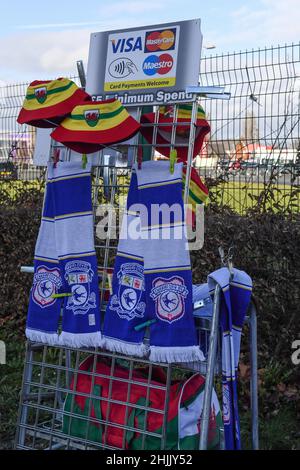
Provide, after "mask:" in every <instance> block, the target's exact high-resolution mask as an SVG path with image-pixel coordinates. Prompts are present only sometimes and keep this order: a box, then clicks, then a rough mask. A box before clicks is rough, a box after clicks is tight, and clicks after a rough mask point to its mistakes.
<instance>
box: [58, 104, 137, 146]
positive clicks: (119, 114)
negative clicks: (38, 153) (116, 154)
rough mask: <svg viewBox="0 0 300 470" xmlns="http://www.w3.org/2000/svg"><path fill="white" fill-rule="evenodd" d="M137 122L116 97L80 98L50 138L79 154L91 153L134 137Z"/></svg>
mask: <svg viewBox="0 0 300 470" xmlns="http://www.w3.org/2000/svg"><path fill="white" fill-rule="evenodd" d="M139 129H140V124H139V123H138V122H137V121H136V120H135V119H134V118H133V117H131V116H130V114H128V112H127V111H126V109H125V108H124V107H123V106H122V104H121V103H120V101H119V100H115V99H110V100H106V101H98V102H97V101H82V102H81V103H80V104H78V105H77V106H75V108H74V109H73V111H72V113H71V115H70V116H68V117H67V118H65V119H64V120H63V121H62V123H61V124H60V126H59V127H57V128H56V129H54V131H53V132H52V134H51V137H52V138H53V139H54V140H57V141H58V142H61V143H62V144H64V145H65V146H66V147H69V148H71V149H72V150H75V151H76V152H79V153H92V152H97V151H98V150H101V149H102V148H103V147H107V146H108V145H111V144H116V143H117V142H122V141H123V140H127V139H129V138H130V137H132V136H134V135H135V134H136V133H137V132H138V131H139Z"/></svg>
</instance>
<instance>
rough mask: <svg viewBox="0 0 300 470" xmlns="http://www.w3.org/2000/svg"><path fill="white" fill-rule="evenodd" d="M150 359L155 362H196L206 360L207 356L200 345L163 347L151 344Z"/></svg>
mask: <svg viewBox="0 0 300 470" xmlns="http://www.w3.org/2000/svg"><path fill="white" fill-rule="evenodd" d="M149 359H150V361H153V362H167V363H172V362H183V363H186V362H194V361H204V360H205V357H204V354H203V352H202V351H201V349H200V348H199V346H184V347H163V346H150V358H149Z"/></svg>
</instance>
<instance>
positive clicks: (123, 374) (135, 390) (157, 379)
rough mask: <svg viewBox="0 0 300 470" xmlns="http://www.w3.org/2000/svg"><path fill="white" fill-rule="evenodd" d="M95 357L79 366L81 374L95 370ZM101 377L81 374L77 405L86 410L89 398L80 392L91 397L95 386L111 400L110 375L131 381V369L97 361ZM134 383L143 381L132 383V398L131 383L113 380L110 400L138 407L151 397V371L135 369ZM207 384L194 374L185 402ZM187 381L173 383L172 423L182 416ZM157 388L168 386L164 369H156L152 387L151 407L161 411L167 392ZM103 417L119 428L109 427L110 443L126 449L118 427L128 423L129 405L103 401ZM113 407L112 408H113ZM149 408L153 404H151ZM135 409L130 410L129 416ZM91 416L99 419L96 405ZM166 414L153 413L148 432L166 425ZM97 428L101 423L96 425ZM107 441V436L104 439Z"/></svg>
mask: <svg viewBox="0 0 300 470" xmlns="http://www.w3.org/2000/svg"><path fill="white" fill-rule="evenodd" d="M93 361H94V357H93V356H90V357H88V358H87V359H86V360H85V361H84V362H83V363H82V364H81V365H80V367H79V370H81V371H91V372H92V369H93ZM95 372H96V373H97V374H101V375H104V376H105V377H97V376H95V375H94V376H93V380H92V376H91V375H86V374H83V373H80V372H79V373H78V376H77V383H76V382H75V383H76V391H77V393H78V394H76V395H75V402H76V404H77V405H78V406H79V407H80V408H81V410H82V411H83V410H84V407H85V401H86V397H85V396H82V395H80V392H83V393H87V394H90V393H91V392H92V390H91V387H92V386H94V385H100V387H101V390H102V391H101V396H102V397H103V398H108V395H109V382H110V379H109V376H110V375H111V374H112V373H113V376H114V377H115V378H120V379H121V378H122V379H126V380H129V370H128V369H127V368H125V367H121V366H119V365H118V364H116V363H115V366H114V369H112V368H111V363H110V360H108V359H107V360H106V361H105V360H102V361H101V362H97V365H96V370H95ZM132 380H134V381H137V382H139V383H140V384H141V385H139V384H131V387H130V394H129V399H127V397H128V387H129V384H128V383H127V382H123V381H121V380H113V381H112V387H111V395H110V398H111V399H112V400H119V401H121V402H125V403H126V402H127V403H132V404H136V403H137V401H138V400H139V399H140V398H144V399H146V398H147V388H148V387H147V386H143V385H142V384H146V385H147V383H148V368H138V369H134V370H133V373H132ZM203 383H204V378H203V377H202V376H201V375H200V374H194V375H193V376H192V378H191V379H190V380H189V381H188V383H187V384H186V386H185V388H184V392H183V396H182V400H183V401H184V400H186V399H188V398H189V397H191V396H192V395H194V394H195V393H196V392H197V391H198V390H199V389H200V387H201V386H202V385H203ZM183 384H184V381H182V380H176V381H173V382H172V383H171V386H170V396H169V412H168V417H167V419H168V422H169V421H170V420H172V419H174V418H175V417H176V416H177V414H178V402H179V399H180V391H181V389H182V386H183ZM154 385H157V386H160V387H161V386H164V387H165V386H166V376H165V374H164V373H163V371H162V369H161V368H159V367H155V366H154V367H153V368H152V377H151V386H150V393H149V400H150V407H151V408H155V409H158V410H162V411H163V410H164V409H165V390H159V389H155V388H153V386H154ZM71 390H74V380H73V381H72V383H71ZM100 406H101V414H102V419H103V420H106V419H107V420H108V421H109V422H110V423H115V424H116V426H108V427H107V431H106V444H108V445H111V446H114V447H117V448H122V444H123V434H124V431H123V429H120V428H119V427H118V425H120V424H121V425H125V422H126V405H120V404H116V403H110V405H109V402H107V401H103V400H101V401H100ZM109 406H110V409H109ZM148 406H149V405H148ZM131 410H132V409H130V408H128V416H129V414H130V412H131ZM90 416H91V417H94V418H95V417H96V415H95V411H94V408H93V406H92V407H91V415H90ZM163 419H164V415H163V414H159V413H155V412H153V411H149V412H148V415H147V430H148V431H152V432H154V431H156V430H158V429H160V428H161V427H162V426H163ZM95 425H96V426H97V424H95ZM134 426H135V427H138V422H137V420H136V421H135V423H134ZM103 440H104V437H103Z"/></svg>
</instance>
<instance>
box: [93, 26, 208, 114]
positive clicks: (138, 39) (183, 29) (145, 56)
mask: <svg viewBox="0 0 300 470" xmlns="http://www.w3.org/2000/svg"><path fill="white" fill-rule="evenodd" d="M201 45H202V34H201V29H200V19H196V20H189V21H181V22H178V23H170V24H161V25H154V26H145V27H139V28H133V29H127V30H118V31H106V32H101V33H93V34H92V35H91V41H90V51H89V61H88V69H87V82H86V91H87V92H88V93H89V94H91V95H92V96H93V98H94V99H95V100H102V99H107V98H111V97H115V98H118V99H120V101H121V102H122V103H123V104H124V105H133V106H134V105H135V106H136V105H138V104H143V103H145V104H155V103H156V104H159V103H165V102H170V103H172V102H178V101H183V102H184V101H191V98H192V96H191V94H187V93H186V91H185V90H186V88H187V87H188V86H197V85H198V82H199V71H200V58H201Z"/></svg>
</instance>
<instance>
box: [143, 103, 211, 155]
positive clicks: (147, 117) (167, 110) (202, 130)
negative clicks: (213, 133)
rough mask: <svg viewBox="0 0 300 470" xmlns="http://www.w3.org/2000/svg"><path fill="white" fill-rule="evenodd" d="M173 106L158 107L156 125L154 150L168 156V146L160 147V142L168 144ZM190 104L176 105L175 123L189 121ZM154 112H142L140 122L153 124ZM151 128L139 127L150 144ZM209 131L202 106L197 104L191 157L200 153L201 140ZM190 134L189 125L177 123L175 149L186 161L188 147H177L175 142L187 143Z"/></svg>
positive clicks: (190, 113)
mask: <svg viewBox="0 0 300 470" xmlns="http://www.w3.org/2000/svg"><path fill="white" fill-rule="evenodd" d="M173 112H174V107H173V106H161V107H160V108H159V117H158V127H157V136H156V143H155V148H156V150H157V151H158V152H159V153H161V154H162V155H164V156H165V157H169V154H170V148H169V147H162V146H161V144H164V145H170V143H171V135H172V123H173V120H174V119H173ZM191 115H192V105H191V104H181V105H178V106H177V123H180V122H182V123H183V122H189V121H191ZM154 123H155V113H148V114H143V115H142V117H141V124H154ZM168 123H170V126H160V125H159V124H168ZM153 129H154V126H147V127H143V126H142V127H141V133H142V134H143V136H144V137H145V139H146V140H147V141H148V142H149V143H150V144H151V143H152V142H153ZM209 132H210V126H209V123H208V122H207V120H206V116H205V112H204V109H203V108H202V106H200V105H198V110H197V121H196V136H195V143H194V153H193V157H195V156H196V155H198V154H199V153H200V150H201V148H202V144H203V140H204V137H205V135H206V134H208V133H209ZM189 134H190V125H184V124H182V125H177V126H176V136H175V149H176V150H177V155H178V158H180V159H182V160H184V161H186V160H187V154H188V147H187V146H186V147H179V146H177V145H176V144H186V145H187V144H188V141H189Z"/></svg>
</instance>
